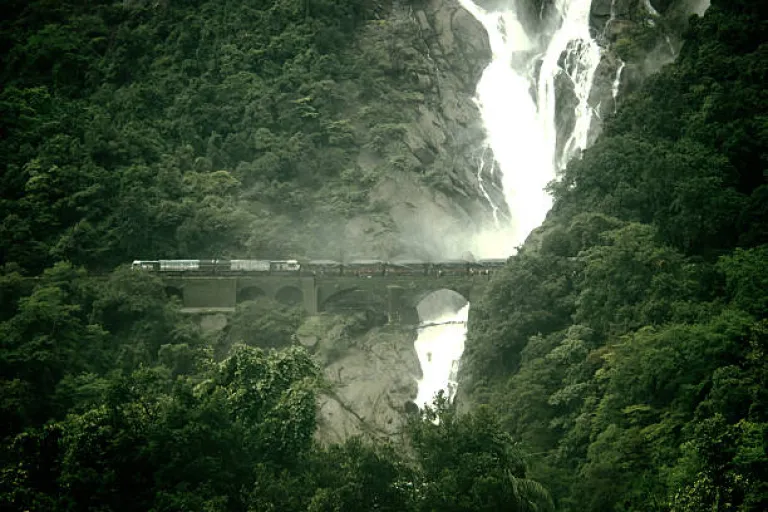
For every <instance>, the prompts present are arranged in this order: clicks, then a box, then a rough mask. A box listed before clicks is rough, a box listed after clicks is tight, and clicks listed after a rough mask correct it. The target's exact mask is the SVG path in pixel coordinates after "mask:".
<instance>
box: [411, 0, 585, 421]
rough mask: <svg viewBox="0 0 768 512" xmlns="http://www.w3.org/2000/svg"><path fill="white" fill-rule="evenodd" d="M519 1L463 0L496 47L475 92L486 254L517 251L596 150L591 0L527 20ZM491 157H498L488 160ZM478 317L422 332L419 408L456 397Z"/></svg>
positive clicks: (464, 311)
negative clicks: (552, 187)
mask: <svg viewBox="0 0 768 512" xmlns="http://www.w3.org/2000/svg"><path fill="white" fill-rule="evenodd" d="M510 1H511V2H512V3H511V6H510V7H508V8H505V9H503V10H499V11H493V12H491V11H486V10H484V9H482V8H480V7H479V6H478V5H476V4H475V3H474V2H473V1H472V0H459V3H460V4H461V5H462V6H463V7H464V8H465V9H466V10H467V11H469V12H470V13H471V14H472V15H473V16H474V17H475V18H476V19H477V20H478V21H479V22H480V23H481V24H482V25H483V27H484V28H485V30H486V32H487V33H488V40H489V42H490V46H491V52H492V57H491V63H490V64H489V65H488V67H487V68H486V69H485V70H484V71H483V75H482V77H481V79H480V81H479V83H478V84H477V90H476V96H475V103H476V104H477V107H478V109H479V111H480V114H481V116H482V119H483V125H484V128H485V132H486V140H485V147H484V148H483V151H482V154H481V155H482V156H481V157H480V159H479V162H478V170H477V175H476V176H477V181H478V184H479V187H480V191H481V193H482V195H483V197H484V198H485V199H486V201H488V203H489V204H490V205H491V208H492V211H493V218H494V224H495V225H494V226H489V229H487V230H486V231H484V232H482V233H479V234H478V235H477V236H476V237H475V239H474V240H473V252H474V253H475V255H476V256H480V257H504V256H509V255H510V254H512V253H514V251H515V248H516V247H517V246H518V245H520V244H521V243H522V242H523V241H524V240H525V238H526V237H527V236H528V235H529V234H530V232H531V231H532V230H534V229H535V228H537V227H538V226H539V225H540V224H541V223H542V221H543V220H544V217H545V216H546V214H547V212H548V211H549V209H550V208H551V206H552V200H551V198H550V197H549V194H547V193H546V192H545V190H544V188H545V187H546V185H547V184H548V183H549V182H550V181H552V180H553V179H555V178H556V177H557V174H558V171H561V170H562V169H564V168H565V166H566V164H567V163H568V160H570V159H571V158H573V157H574V156H576V155H578V154H579V153H580V151H581V150H582V149H584V148H586V146H587V142H588V135H589V130H590V125H591V123H592V117H593V115H594V112H593V110H592V107H591V106H590V105H589V101H588V100H589V95H590V92H591V90H592V83H593V81H594V78H595V71H596V69H597V65H598V64H599V62H600V48H599V47H598V45H597V43H596V42H595V41H594V40H593V39H592V37H591V35H590V28H589V13H590V5H591V0H552V5H551V6H550V8H548V9H542V11H541V13H538V18H539V19H536V20H531V19H526V16H528V13H527V12H526V11H525V10H524V9H523V7H522V5H521V4H522V1H523V0H510ZM534 16H535V15H534ZM534 26H535V28H534ZM564 90H565V91H566V92H568V95H566V97H570V98H571V103H570V104H568V105H567V106H566V107H565V108H566V109H569V112H567V113H566V115H563V114H562V112H558V109H560V110H563V106H562V105H560V104H558V99H560V102H561V103H562V101H563V99H562V98H560V97H559V96H560V95H561V94H562V92H563V91H564ZM562 120H566V122H562ZM558 141H560V142H558ZM488 150H490V151H488ZM486 154H488V155H490V154H493V157H494V160H495V161H494V162H488V161H487V159H486ZM497 171H498V172H500V173H501V184H502V188H503V192H504V199H505V202H506V203H507V207H508V210H509V212H510V214H511V219H507V218H506V217H504V218H502V216H500V215H499V214H498V210H499V209H498V207H497V206H498V205H495V204H494V203H493V201H492V199H491V197H490V195H489V194H488V193H487V190H486V188H485V181H484V176H483V175H484V173H487V174H489V175H490V176H493V173H494V172H497ZM468 313H469V304H466V305H465V306H464V307H462V308H461V309H460V310H458V311H454V312H450V313H445V314H443V315H442V316H440V318H438V319H437V320H435V319H432V318H430V319H429V325H423V326H422V327H421V328H420V329H419V335H418V338H417V340H416V342H415V343H414V347H415V349H416V353H417V354H418V357H419V363H420V364H421V371H422V378H421V379H420V380H419V390H418V396H417V398H416V404H417V405H418V406H419V407H423V406H424V404H425V403H430V402H431V401H432V398H433V397H434V395H435V393H437V392H438V391H439V390H441V389H443V390H446V391H447V393H448V397H449V398H453V396H454V395H455V392H456V373H457V370H458V364H459V360H460V358H461V355H462V352H463V351H464V339H465V336H466V331H467V327H466V321H467V315H468ZM422 320H423V321H424V320H426V319H422Z"/></svg>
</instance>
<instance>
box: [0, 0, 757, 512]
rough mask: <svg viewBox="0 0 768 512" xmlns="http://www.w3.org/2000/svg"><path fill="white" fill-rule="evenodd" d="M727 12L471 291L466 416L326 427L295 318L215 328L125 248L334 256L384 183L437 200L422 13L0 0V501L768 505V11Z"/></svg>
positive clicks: (139, 507)
mask: <svg viewBox="0 0 768 512" xmlns="http://www.w3.org/2000/svg"><path fill="white" fill-rule="evenodd" d="M411 3H413V4H417V3H420V2H407V4H411ZM712 4H713V5H712V7H711V8H710V9H709V11H707V13H706V15H705V16H704V17H703V18H702V19H692V20H691V23H690V26H689V28H688V30H687V32H686V33H685V34H684V45H683V48H682V51H681V54H680V56H679V58H678V59H677V61H676V62H675V63H673V64H671V65H669V66H666V67H665V68H663V70H662V71H661V72H660V73H659V74H658V75H655V76H653V77H651V78H649V79H648V80H647V81H646V83H645V84H644V85H643V87H642V88H641V89H640V90H638V91H636V92H635V93H633V94H632V96H629V97H627V98H625V99H624V102H623V105H622V107H621V108H620V110H619V112H618V113H617V115H616V116H615V117H614V118H611V119H610V120H608V121H607V122H606V125H605V127H604V130H603V134H602V135H601V136H600V138H599V139H598V140H597V142H596V143H595V145H594V146H593V147H592V148H591V149H589V150H587V151H586V152H585V153H584V155H583V158H582V159H581V160H578V161H574V162H572V163H571V164H570V165H569V167H568V169H567V170H566V171H565V172H564V175H563V176H562V177H561V179H560V180H559V181H558V182H557V183H553V184H552V185H551V191H552V193H553V195H554V197H555V205H554V208H553V209H552V211H551V212H550V214H549V216H548V218H547V220H546V222H545V224H544V225H543V226H542V227H541V228H540V229H539V230H538V231H537V232H536V233H534V234H533V235H532V236H531V238H530V240H529V241H528V243H527V244H526V245H525V246H524V247H523V248H522V250H521V251H520V253H519V254H518V255H516V256H515V257H513V258H511V259H510V262H509V264H508V265H507V267H506V268H505V269H504V270H503V271H501V272H500V273H499V274H500V275H499V276H498V277H496V278H495V279H494V280H493V281H492V282H491V284H490V286H489V291H488V293H487V294H486V296H485V297H484V299H483V300H482V301H479V302H478V303H477V304H473V305H472V311H471V318H470V327H469V332H470V334H469V339H468V342H467V351H466V354H465V363H464V366H463V368H462V372H463V374H464V381H465V382H464V383H463V384H462V386H463V387H462V391H463V392H464V393H465V394H466V395H467V396H468V399H467V403H468V404H470V405H471V406H472V407H471V412H470V413H467V414H465V415H459V414H458V413H457V411H456V408H455V407H454V406H452V405H450V404H447V403H445V401H444V400H442V399H438V400H437V401H436V403H435V408H434V409H433V410H429V411H427V413H426V414H425V415H424V417H423V418H418V417H411V419H410V420H409V422H408V425H407V427H406V428H405V429H404V431H403V433H402V436H400V437H399V438H397V439H393V440H389V441H388V440H378V441H376V440H372V439H365V440H363V439H357V438H356V439H350V440H349V441H347V442H345V443H343V444H341V445H324V444H321V443H319V442H317V441H316V439H315V437H314V436H315V432H316V429H317V423H318V419H317V404H316V397H317V396H318V394H320V393H322V392H327V391H329V387H330V385H329V383H328V382H327V381H326V379H324V378H323V376H322V371H321V368H319V367H318V362H317V361H316V360H315V359H313V358H312V357H311V356H310V355H309V354H308V352H307V351H305V350H304V349H301V348H297V347H289V345H290V344H291V337H292V333H294V332H295V331H296V329H297V328H298V326H299V325H300V324H301V323H302V321H303V320H304V318H303V314H302V313H301V312H300V311H297V310H292V309H290V308H287V307H285V306H282V305H280V304H277V303H274V302H270V301H259V302H256V303H246V306H245V307H242V308H240V309H238V312H237V313H236V314H235V315H234V317H233V319H232V323H231V325H230V326H229V328H228V329H226V330H225V331H223V332H222V333H219V334H218V335H217V336H216V337H212V336H210V335H208V334H205V333H203V332H202V331H201V329H200V328H199V326H198V325H197V324H195V323H194V322H193V321H192V320H191V319H190V318H189V317H188V316H185V315H183V314H182V313H181V312H180V308H179V303H178V302H176V301H174V300H169V298H168V297H167V296H166V292H165V290H164V288H163V285H162V282H161V281H160V280H159V279H157V278H155V277H153V276H152V275H148V274H146V273H140V272H132V271H130V270H129V269H126V268H124V267H122V266H121V265H123V264H125V263H126V262H128V261H130V260H132V259H134V258H160V257H165V258H175V257H201V258H202V257H211V258H214V257H221V258H227V257H234V256H237V257H267V258H271V257H274V256H275V255H281V256H286V257H287V256H305V255H312V256H315V255H320V254H328V253H329V251H331V250H334V249H335V245H334V242H335V241H336V240H337V238H336V235H337V232H336V230H338V229H339V228H338V226H340V225H341V224H342V222H343V221H344V220H345V219H349V218H351V217H353V216H358V215H364V216H371V217H377V216H380V215H382V211H383V208H384V206H385V205H384V206H383V205H380V204H377V202H376V201H375V200H372V199H371V198H370V197H369V196H368V193H369V191H370V190H371V189H372V187H373V185H374V184H376V183H378V182H379V181H380V180H382V179H385V178H387V177H390V176H391V175H392V174H393V173H399V174H398V175H402V174H408V175H409V176H411V175H412V176H413V179H414V182H418V183H420V184H423V185H425V186H429V187H435V188H438V187H444V186H445V183H444V180H445V178H444V177H443V176H441V175H439V173H434V172H432V173H430V172H423V169H420V168H417V167H415V166H414V165H413V161H412V158H411V157H409V156H408V148H405V147H404V143H403V141H402V139H403V135H404V130H406V128H405V124H404V123H406V121H407V119H409V117H408V113H409V112H410V111H412V110H414V109H417V108H418V106H419V105H420V104H421V103H422V102H423V101H424V94H422V93H421V92H419V82H418V77H417V76H416V75H415V74H414V73H413V69H414V68H415V67H418V66H420V65H422V62H421V61H422V60H423V59H426V57H424V56H420V54H419V51H421V50H422V49H421V48H420V49H419V51H414V47H415V46H416V45H418V44H420V43H418V41H417V38H416V36H415V35H414V34H413V33H412V28H413V27H412V26H411V25H408V24H405V23H401V22H400V21H399V18H398V17H397V16H393V15H392V12H393V11H392V10H391V9H392V5H391V3H390V2H378V1H373V0H372V1H356V0H277V1H272V2H266V1H261V0H250V1H246V0H220V1H218V2H212V1H204V0H123V1H115V0H111V1H110V0H95V1H94V0H92V1H89V2H85V1H81V0H77V1H59V0H37V1H31V2H21V1H18V0H1V3H0V5H2V12H3V13H4V16H3V17H2V20H1V21H0V50H2V51H1V52H0V55H1V57H0V59H1V61H0V62H1V63H2V64H1V66H0V443H1V444H2V451H0V509H2V510H18V511H62V510H64V511H115V512H117V511H134V510H135V511H153V512H160V511H168V512H171V511H182V510H189V511H211V512H212V511H217V512H218V511H242V512H246V511H249V512H250V511H278V510H279V511H293V510H296V511H299V510H302V511H304V510H307V511H313V512H316V511H345V512H346V511H349V512H352V511H362V510H379V511H384V510H387V511H393V512H394V511H420V512H427V511H467V512H469V511H488V512H491V511H505V510H508V511H543V510H550V509H553V508H554V509H557V510H564V511H586V510H588V511H596V512H597V511H601V512H602V511H622V512H629V511H638V512H639V511H649V510H652V511H656V510H658V511H676V512H682V511H685V512H704V511H714V510H717V511H734V512H736V511H739V512H746V511H756V512H757V511H762V510H765V509H766V508H768V457H767V456H766V448H767V447H768V396H766V394H768V391H767V390H768V366H767V364H768V363H766V360H767V359H766V357H767V356H768V354H767V352H768V182H767V180H766V178H767V177H768V92H766V88H765V85H764V84H766V83H768V8H767V7H766V5H765V2H764V1H762V0H713V2H712ZM360 148H366V150H367V151H370V153H371V154H375V155H376V161H377V163H376V165H374V166H361V165H359V163H358V161H357V159H358V157H359V153H360ZM444 188H445V187H444ZM456 200H457V201H459V200H460V198H457V199H456ZM355 322H356V321H352V320H350V321H349V322H348V323H349V325H352V326H353V327H354V328H355V329H361V328H364V326H363V327H361V326H360V325H357V324H356V323H355ZM346 327H349V326H345V328H346ZM350 328H351V327H350ZM272 347H277V348H282V349H281V350H270V351H266V348H272ZM438 417H439V418H440V422H439V423H438V424H436V423H435V422H434V421H433V420H435V419H436V418H438Z"/></svg>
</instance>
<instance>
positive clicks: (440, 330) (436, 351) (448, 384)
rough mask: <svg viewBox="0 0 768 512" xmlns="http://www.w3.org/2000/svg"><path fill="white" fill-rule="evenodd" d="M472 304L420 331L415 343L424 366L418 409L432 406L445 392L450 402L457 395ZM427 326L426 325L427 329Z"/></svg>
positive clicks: (440, 318)
mask: <svg viewBox="0 0 768 512" xmlns="http://www.w3.org/2000/svg"><path fill="white" fill-rule="evenodd" d="M468 315H469V303H467V304H466V305H465V306H464V307H462V308H461V309H460V310H458V311H449V312H446V313H444V314H443V315H441V316H439V317H437V318H434V319H432V318H430V319H428V320H426V321H425V322H423V324H422V326H421V327H419V331H418V333H419V334H418V338H417V339H416V341H415V342H414V344H413V345H414V348H415V349H416V354H417V355H418V357H419V363H420V364H421V379H419V381H418V383H419V393H418V395H417V396H416V405H418V406H419V407H420V408H423V407H424V405H425V404H426V405H431V404H432V400H433V399H434V397H435V395H436V394H437V393H438V392H439V391H440V390H441V389H442V390H444V391H445V394H446V396H447V398H448V399H449V400H452V399H453V397H454V396H455V395H456V387H457V386H458V382H457V378H458V371H459V360H460V359H461V354H462V353H463V352H464V340H465V338H466V336H467V317H468ZM425 324H426V325H425Z"/></svg>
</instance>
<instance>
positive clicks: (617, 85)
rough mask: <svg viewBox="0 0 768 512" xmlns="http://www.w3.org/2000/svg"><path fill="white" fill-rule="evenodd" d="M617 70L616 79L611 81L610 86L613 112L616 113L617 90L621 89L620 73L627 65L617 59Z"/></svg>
mask: <svg viewBox="0 0 768 512" xmlns="http://www.w3.org/2000/svg"><path fill="white" fill-rule="evenodd" d="M619 62H620V64H619V68H618V69H617V70H616V78H615V79H614V80H613V85H612V86H611V96H612V97H613V111H614V112H616V109H617V107H618V103H617V101H616V100H617V98H618V97H619V88H620V87H621V73H622V72H623V71H624V67H625V66H626V65H627V64H626V63H625V62H624V61H623V60H621V59H619Z"/></svg>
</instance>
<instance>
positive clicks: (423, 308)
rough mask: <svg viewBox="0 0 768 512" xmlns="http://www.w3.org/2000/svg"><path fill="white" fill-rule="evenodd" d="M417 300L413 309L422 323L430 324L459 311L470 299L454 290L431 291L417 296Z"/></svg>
mask: <svg viewBox="0 0 768 512" xmlns="http://www.w3.org/2000/svg"><path fill="white" fill-rule="evenodd" d="M465 293H466V292H465ZM467 295H469V294H467ZM415 299H416V300H415V301H414V304H413V307H415V309H416V313H417V314H418V318H419V321H421V322H429V321H430V320H434V319H436V318H439V317H440V316H441V315H444V314H446V313H454V312H456V311H459V310H460V309H461V308H463V307H464V306H466V305H467V303H468V302H469V297H467V296H465V295H464V294H463V293H461V292H459V291H457V290H454V289H452V288H440V289H437V290H430V291H427V292H424V293H422V294H419V295H417V296H416V298H415Z"/></svg>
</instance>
